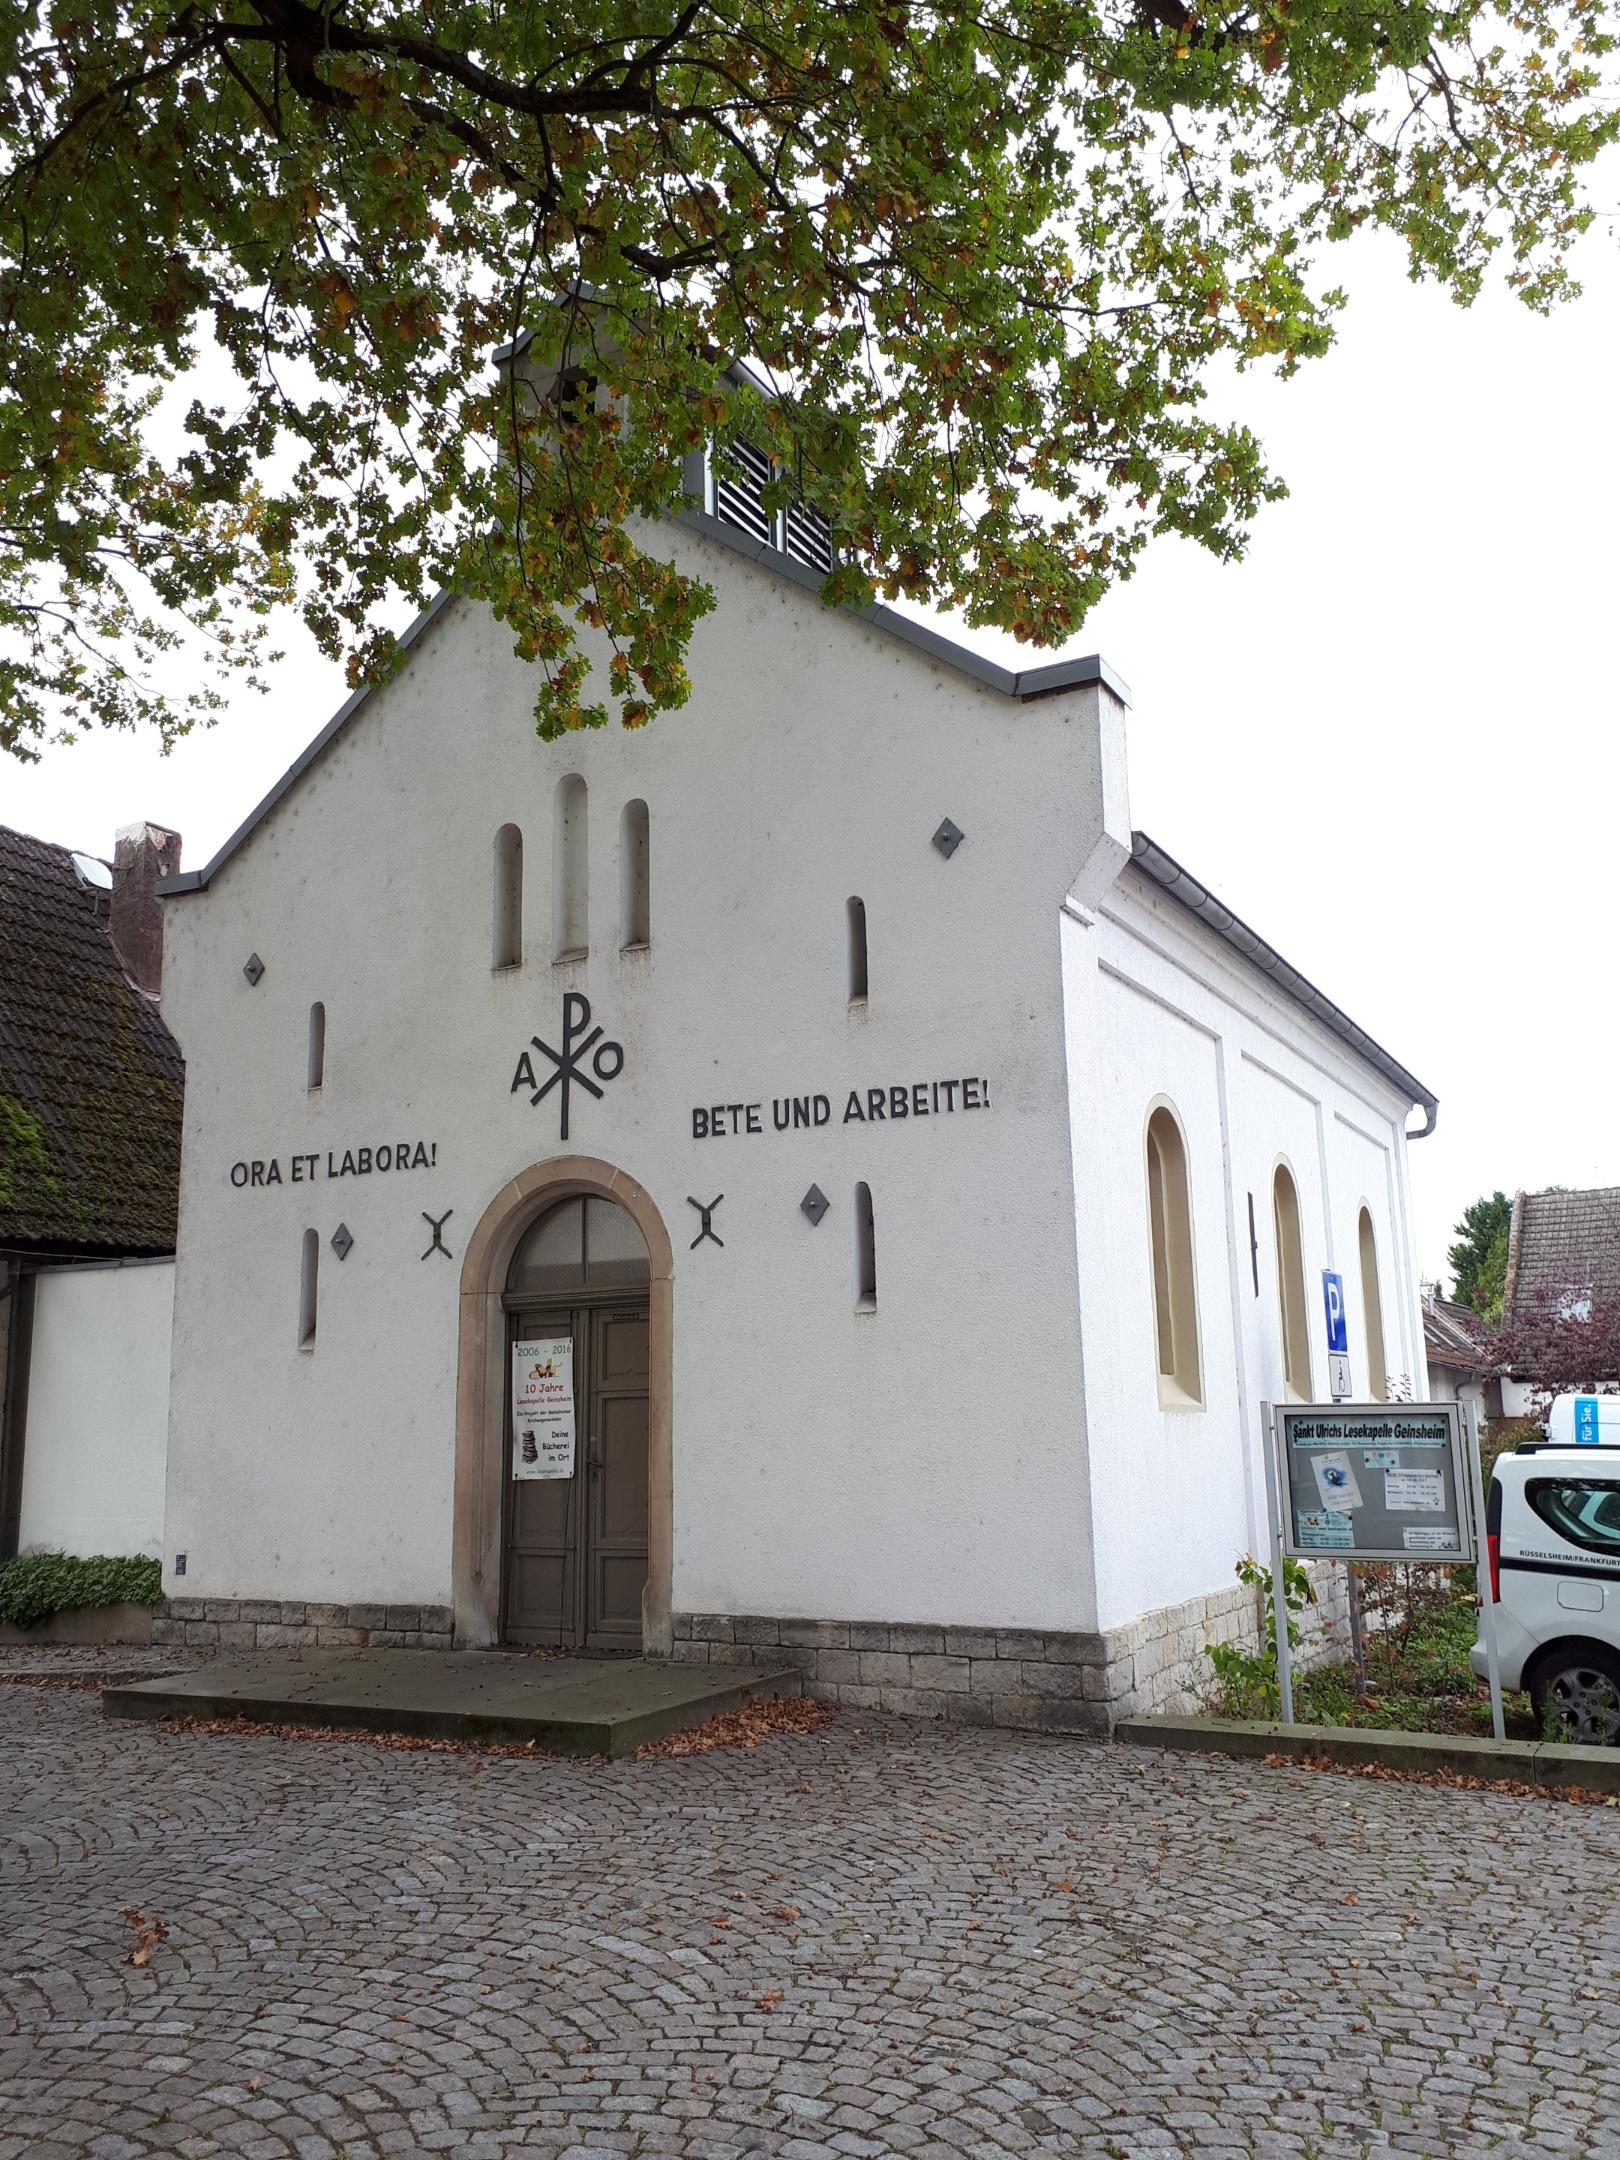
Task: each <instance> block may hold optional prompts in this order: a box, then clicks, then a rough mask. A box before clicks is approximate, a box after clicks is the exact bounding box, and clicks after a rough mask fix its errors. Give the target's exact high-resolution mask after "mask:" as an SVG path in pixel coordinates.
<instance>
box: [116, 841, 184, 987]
mask: <svg viewBox="0 0 1620 2160" xmlns="http://www.w3.org/2000/svg"><path fill="white" fill-rule="evenodd" d="M179 867H180V835H179V834H178V833H177V832H170V831H169V829H168V827H167V826H165V825H126V826H125V827H124V829H123V831H122V832H121V833H120V834H119V835H118V841H117V845H116V847H115V848H114V850H113V873H112V915H111V921H110V924H109V927H110V929H111V931H112V941H113V946H114V948H115V950H116V951H117V954H118V957H119V959H120V960H121V961H122V962H123V964H124V973H125V974H126V975H127V976H128V977H129V979H130V981H131V982H132V983H133V984H134V985H135V987H136V988H137V989H138V990H144V991H145V992H146V993H147V995H148V996H149V997H156V996H157V994H158V992H159V991H160V990H161V989H162V987H163V902H162V901H161V900H160V899H159V898H158V896H157V881H158V879H159V878H162V877H172V876H173V874H174V872H175V871H176V870H178V869H179Z"/></svg>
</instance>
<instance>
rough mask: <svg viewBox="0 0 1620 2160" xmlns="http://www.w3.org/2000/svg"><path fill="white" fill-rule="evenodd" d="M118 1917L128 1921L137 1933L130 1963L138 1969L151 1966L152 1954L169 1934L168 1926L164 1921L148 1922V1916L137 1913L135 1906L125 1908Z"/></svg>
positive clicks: (154, 1920) (130, 1954) (153, 1920)
mask: <svg viewBox="0 0 1620 2160" xmlns="http://www.w3.org/2000/svg"><path fill="white" fill-rule="evenodd" d="M118 1917H119V1918H120V1919H121V1920H127V1921H128V1922H129V1924H130V1926H131V1927H132V1928H134V1929H135V1931H136V1932H135V1947H134V1949H133V1950H131V1952H130V1953H129V1962H130V1963H131V1964H132V1965H134V1966H137V1967H140V1966H145V1965H149V1964H150V1963H151V1962H152V1952H153V1951H154V1950H155V1949H156V1948H157V1946H158V1944H159V1943H160V1942H162V1940H163V1938H164V1936H165V1935H167V1934H168V1932H169V1930H168V1927H167V1925H166V1924H165V1923H164V1922H163V1921H162V1920H158V1919H151V1920H148V1919H147V1917H146V1915H145V1914H144V1913H143V1912H139V1911H137V1909H136V1908H135V1907H134V1906H133V1905H126V1906H124V1908H123V1910H122V1911H121V1912H120V1913H119V1916H118Z"/></svg>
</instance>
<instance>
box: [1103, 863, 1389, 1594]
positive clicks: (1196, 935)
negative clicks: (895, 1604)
mask: <svg viewBox="0 0 1620 2160" xmlns="http://www.w3.org/2000/svg"><path fill="white" fill-rule="evenodd" d="M1063 950H1064V980H1065V997H1066V1008H1067V1024H1068V1037H1069V1065H1070V1078H1071V1087H1072V1090H1073V1098H1072V1099H1073V1125H1074V1161H1075V1194H1076V1233H1077V1244H1078V1250H1079V1260H1080V1298H1081V1326H1082V1337H1083V1343H1084V1356H1085V1371H1086V1405H1087V1429H1088V1437H1089V1448H1090V1459H1091V1465H1092V1494H1093V1499H1092V1507H1093V1534H1094V1538H1095V1544H1096V1551H1097V1577H1098V1589H1097V1594H1098V1609H1099V1620H1100V1624H1101V1625H1102V1626H1104V1627H1110V1626H1114V1625H1118V1624H1122V1623H1124V1622H1127V1621H1129V1620H1132V1619H1134V1618H1135V1617H1136V1616H1137V1615H1138V1614H1140V1613H1143V1612H1148V1611H1152V1610H1154V1609H1156V1608H1158V1607H1161V1606H1167V1605H1174V1604H1177V1603H1179V1602H1181V1601H1182V1600H1184V1599H1189V1598H1193V1597H1199V1596H1203V1595H1206V1594H1207V1593H1209V1592H1211V1591H1213V1590H1217V1589H1221V1588H1224V1587H1225V1586H1226V1585H1227V1584H1229V1583H1230V1582H1231V1580H1232V1571H1233V1568H1234V1566H1235V1564H1236V1562H1237V1560H1238V1559H1239V1557H1240V1556H1241V1555H1242V1554H1243V1553H1245V1552H1258V1551H1260V1550H1261V1548H1262V1544H1263V1539H1264V1530H1263V1524H1264V1519H1265V1518H1264V1495H1265V1482H1264V1480H1265V1471H1264V1464H1263V1457H1262V1455H1261V1451H1260V1449H1261V1442H1260V1406H1261V1404H1262V1402H1264V1401H1266V1400H1279V1399H1281V1396H1282V1390H1283V1376H1282V1344H1281V1326H1280V1321H1279V1316H1278V1290H1277V1265H1276V1244H1275V1237H1274V1232H1273V1224H1272V1200H1271V1194H1272V1179H1273V1174H1274V1171H1275V1169H1276V1166H1277V1164H1278V1163H1279V1161H1286V1162H1287V1163H1288V1165H1289V1167H1290V1168H1291V1170H1292V1171H1293V1174H1294V1179H1295V1183H1296V1185H1297V1187H1298V1190H1299V1202H1300V1218H1301V1237H1302V1244H1303V1248H1304V1268H1305V1298H1306V1313H1307V1319H1308V1324H1309V1333H1310V1345H1311V1357H1312V1393H1313V1395H1314V1396H1316V1397H1317V1398H1318V1399H1321V1398H1322V1397H1325V1395H1326V1393H1327V1365H1326V1331H1325V1322H1324V1318H1323V1309H1322V1286H1321V1271H1322V1270H1323V1269H1324V1268H1332V1269H1334V1270H1336V1271H1337V1272H1338V1273H1339V1274H1340V1275H1341V1276H1342V1277H1343V1279H1344V1290H1345V1297H1346V1301H1347V1305H1348V1308H1349V1340H1350V1355H1351V1367H1352V1374H1353V1379H1354V1384H1355V1390H1356V1393H1357V1395H1358V1396H1363V1395H1364V1394H1365V1392H1366V1390H1367V1378H1368V1376H1367V1369H1366V1368H1367V1352H1366V1335H1365V1328H1364V1320H1363V1316H1362V1310H1361V1307H1362V1297H1361V1271H1360V1258H1359V1250H1358V1243H1357V1226H1358V1221H1359V1215H1360V1210H1361V1208H1362V1206H1363V1205H1365V1206H1366V1207H1367V1208H1368V1210H1369V1211H1370V1213H1371V1216H1372V1221H1373V1230H1374V1237H1375V1239H1376V1243H1377V1249H1378V1264H1379V1276H1380V1287H1381V1293H1382V1295H1381V1302H1382V1306H1383V1324H1384V1344H1385V1353H1386V1364H1387V1366H1388V1368H1389V1373H1390V1374H1391V1375H1396V1376H1399V1375H1402V1374H1404V1375H1407V1376H1409V1377H1410V1378H1412V1379H1415V1381H1416V1392H1417V1393H1418V1394H1419V1395H1421V1394H1423V1393H1424V1392H1425V1389H1426V1377H1425V1372H1424V1363H1423V1354H1422V1348H1421V1345H1422V1339H1423V1338H1422V1327H1421V1321H1420V1317H1419V1304H1418V1285H1417V1281H1416V1274H1415V1270H1414V1268H1413V1265H1412V1257H1411V1239H1410V1236H1409V1232H1408V1217H1407V1187H1406V1161H1405V1146H1406V1143H1405V1140H1404V1138H1403V1127H1404V1119H1405V1117H1406V1114H1407V1111H1408V1108H1409V1106H1408V1105H1407V1104H1405V1103H1404V1102H1402V1101H1401V1100H1400V1099H1399V1098H1398V1096H1397V1094H1396V1092H1395V1091H1394V1090H1393V1089H1392V1088H1391V1087H1390V1086H1389V1085H1388V1083H1387V1082H1385V1081H1384V1080H1382V1079H1381V1078H1380V1077H1379V1076H1378V1075H1377V1074H1376V1073H1374V1072H1372V1071H1371V1070H1370V1069H1369V1068H1368V1067H1366V1066H1365V1065H1363V1064H1362V1062H1361V1061H1360V1060H1359V1059H1358V1058H1356V1057H1355V1056H1354V1055H1353V1054H1352V1053H1351V1052H1350V1051H1349V1050H1348V1049H1347V1048H1346V1047H1345V1046H1344V1045H1343V1044H1342V1043H1341V1042H1340V1041H1339V1040H1338V1038H1336V1037H1335V1036H1333V1035H1331V1034H1329V1033H1328V1032H1327V1031H1326V1030H1325V1029H1323V1028H1321V1027H1319V1026H1318V1025H1316V1024H1315V1023H1314V1022H1312V1021H1311V1020H1310V1019H1309V1018H1308V1017H1307V1016H1306V1015H1305V1014H1304V1013H1303V1012H1302V1011H1301V1010H1300V1009H1299V1008H1298V1007H1297V1006H1295V1005H1294V1004H1293V1003H1292V1001H1290V1000H1287V999H1285V998H1282V997H1280V996H1279V995H1278V994H1277V992H1276V991H1275V990H1274V989H1273V988H1272V987H1271V986H1270V984H1269V983H1267V982H1266V980H1265V979H1264V977H1262V976H1261V975H1260V974H1259V973H1258V972H1257V971H1251V970H1249V969H1248V968H1246V967H1245V965H1244V963H1243V962H1242V961H1241V960H1240V959H1238V958H1237V957H1236V956H1235V955H1233V954H1232V953H1230V951H1229V950H1228V949H1227V948H1226V947H1224V946H1223V945H1222V944H1221V943H1220V941H1219V940H1218V939H1216V938H1214V937H1213V936H1212V935H1211V934H1210V933H1209V932H1208V931H1206V930H1205V929H1204V928H1203V927H1202V926H1201V925H1200V924H1198V923H1197V921H1196V919H1195V918H1194V917H1192V916H1191V915H1190V914H1189V912H1188V911H1187V910H1186V909H1184V908H1182V907H1181V906H1179V905H1178V903H1176V902H1175V901H1173V900H1171V899H1170V898H1169V897H1168V896H1167V895H1165V894H1163V893H1162V892H1160V891H1159V889H1158V888H1157V887H1156V886H1154V885H1152V884H1151V883H1150V881H1149V880H1147V878H1146V877H1145V876H1143V875H1142V873H1140V872H1137V871H1134V870H1132V871H1127V872H1126V873H1125V875H1124V876H1123V877H1122V878H1121V880H1120V881H1119V883H1118V885H1117V886H1116V888H1115V890H1114V891H1113V893H1112V894H1111V895H1110V896H1109V898H1108V899H1107V901H1106V902H1105V904H1104V905H1103V907H1102V908H1101V909H1100V910H1099V912H1098V914H1097V917H1096V920H1095V921H1094V922H1093V923H1092V924H1090V925H1089V926H1087V925H1084V924H1082V923H1080V922H1078V921H1076V920H1074V919H1072V918H1071V917H1070V916H1067V915H1066V916H1065V917H1064V919H1063ZM1160 1101H1165V1102H1168V1103H1169V1104H1170V1105H1171V1107H1172V1108H1173V1109H1174V1110H1175V1112H1176V1114H1177V1116H1178V1117H1179V1119H1180V1122H1181V1125H1182V1129H1183V1132H1184V1134H1185V1136H1186V1144H1187V1152H1188V1174H1189V1181H1190V1185H1191V1194H1192V1217H1193V1237H1194V1253H1195V1266H1196V1275H1197V1286H1198V1317H1199V1334H1200V1341H1201V1349H1202V1362H1203V1375H1204V1392H1203V1405H1202V1407H1201V1408H1196V1409H1194V1408H1177V1409H1165V1408H1161V1406H1160V1401H1159V1387H1158V1364H1157V1355H1156V1345H1155V1339H1154V1322H1153V1285H1152V1263H1151V1255H1150V1246H1149V1227H1148V1209H1147V1193H1146V1168H1145V1153H1144V1146H1145V1132H1146V1126H1147V1120H1148V1116H1149V1114H1150V1112H1151V1111H1152V1109H1153V1107H1154V1106H1155V1104H1156V1103H1158V1102H1160ZM1251 1193H1252V1194H1253V1196H1254V1230H1255V1243H1256V1248H1257V1249H1256V1250H1255V1251H1253V1252H1251V1246H1250V1235H1249V1210H1248V1198H1249V1195H1250V1194H1251ZM1256 1269H1258V1291H1257V1290H1256Z"/></svg>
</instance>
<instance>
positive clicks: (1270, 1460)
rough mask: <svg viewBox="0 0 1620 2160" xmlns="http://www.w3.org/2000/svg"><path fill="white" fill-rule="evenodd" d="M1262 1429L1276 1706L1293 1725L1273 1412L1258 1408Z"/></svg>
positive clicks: (1286, 1723) (1292, 1672) (1291, 1665)
mask: <svg viewBox="0 0 1620 2160" xmlns="http://www.w3.org/2000/svg"><path fill="white" fill-rule="evenodd" d="M1260 1417H1261V1421H1262V1423H1263V1425H1264V1427H1265V1440H1266V1444H1265V1448H1264V1450H1263V1453H1264V1455H1265V1458H1266V1527H1267V1530H1268V1531H1269V1532H1270V1537H1271V1614H1272V1625H1273V1627H1274V1629H1275V1632H1276V1639H1277V1707H1278V1710H1279V1711H1280V1712H1281V1714H1282V1721H1283V1723H1284V1724H1285V1725H1292V1724H1293V1722H1294V1667H1293V1660H1292V1659H1291V1658H1290V1656H1289V1654H1288V1599H1287V1597H1286V1596H1285V1595H1284V1593H1283V1548H1282V1519H1283V1518H1282V1498H1281V1494H1280V1493H1279V1491H1278V1487H1277V1452H1276V1438H1275V1419H1276V1413H1275V1411H1274V1410H1273V1409H1272V1406H1271V1404H1270V1403H1262V1404H1261V1405H1260Z"/></svg>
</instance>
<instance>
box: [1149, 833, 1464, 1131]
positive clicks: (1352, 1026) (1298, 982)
mask: <svg viewBox="0 0 1620 2160" xmlns="http://www.w3.org/2000/svg"><path fill="white" fill-rule="evenodd" d="M1131 860H1132V862H1133V863H1134V864H1135V865H1136V867H1137V868H1138V869H1139V870H1141V871H1144V872H1145V873H1146V875H1147V876H1148V877H1150V878H1151V879H1152V880H1153V882H1154V884H1155V885H1157V886H1158V887H1159V888H1160V890H1161V891H1163V892H1167V893H1168V894H1169V895H1170V897H1171V899H1172V900H1176V901H1179V902H1180V904H1181V905H1182V906H1183V907H1184V908H1186V909H1188V910H1189V911H1190V912H1191V913H1192V914H1194V915H1196V916H1197V917H1198V919H1199V921H1200V922H1202V923H1203V924H1204V925H1205V926H1206V927H1207V928H1208V929H1210V930H1212V931H1213V932H1214V933H1215V935H1216V936H1217V937H1218V938H1219V939H1220V940H1221V942H1222V943H1223V944H1225V945H1229V946H1230V947H1231V949H1232V950H1233V951H1234V952H1235V953H1237V954H1238V955H1239V956H1240V957H1241V958H1242V959H1244V960H1246V961H1247V962H1248V963H1249V965H1250V966H1251V967H1255V968H1258V969H1259V970H1260V972H1261V973H1262V974H1263V975H1269V976H1270V978H1271V979H1272V981H1273V982H1274V983H1276V984H1277V986H1278V988H1279V989H1281V990H1283V991H1285V992H1286V993H1287V995H1288V996H1289V997H1291V998H1292V999H1293V1000H1294V1003H1295V1004H1296V1005H1298V1006H1300V1007H1302V1008H1303V1010H1304V1011H1306V1012H1308V1013H1309V1014H1310V1016H1311V1018H1312V1019H1313V1020H1316V1021H1319V1022H1320V1023H1321V1025H1322V1026H1323V1027H1325V1028H1326V1029H1327V1030H1328V1032H1329V1033H1330V1034H1333V1035H1337V1036H1338V1038H1339V1040H1340V1041H1341V1042H1342V1043H1346V1044H1348V1046H1349V1047H1350V1048H1351V1049H1352V1050H1354V1051H1355V1053H1356V1055H1357V1056H1358V1057H1359V1058H1361V1059H1363V1060H1364V1061H1365V1062H1366V1063H1367V1064H1368V1065H1370V1066H1372V1068H1373V1070H1374V1071H1375V1072H1377V1073H1380V1074H1381V1075H1382V1076H1383V1078H1384V1079H1386V1080H1387V1081H1388V1082H1389V1083H1390V1085H1391V1086H1392V1087H1395V1088H1398V1089H1400V1091H1401V1092H1402V1093H1403V1094H1404V1095H1405V1096H1406V1097H1407V1099H1408V1101H1409V1102H1412V1103H1415V1104H1416V1105H1417V1106H1418V1107H1419V1108H1420V1109H1421V1110H1422V1111H1423V1113H1424V1120H1425V1122H1424V1124H1423V1126H1422V1129H1421V1130H1420V1131H1418V1132H1411V1133H1408V1134H1407V1135H1406V1137H1407V1139H1408V1140H1426V1139H1427V1138H1428V1137H1429V1135H1430V1133H1432V1132H1433V1131H1434V1128H1435V1126H1436V1125H1437V1124H1438V1123H1439V1120H1440V1103H1439V1099H1438V1097H1437V1096H1436V1095H1435V1093H1434V1091H1433V1089H1431V1088H1426V1087H1425V1086H1424V1085H1423V1082H1422V1081H1421V1080H1419V1079H1417V1078H1416V1077H1415V1076H1414V1075H1413V1074H1412V1073H1410V1072H1408V1071H1407V1069H1406V1067H1405V1066H1404V1065H1402V1064H1401V1063H1400V1061H1399V1060H1398V1059H1396V1058H1392V1057H1391V1056H1390V1054H1389V1052H1388V1051H1387V1050H1386V1049H1384V1048H1383V1046H1382V1045H1381V1044H1379V1043H1376V1042H1374V1041H1373V1039H1372V1037H1371V1036H1370V1035H1369V1034H1368V1033H1367V1031H1366V1029H1365V1028H1361V1027H1357V1025H1356V1023H1355V1022H1354V1021H1353V1020H1352V1019H1351V1018H1350V1016H1349V1014H1348V1013H1346V1012H1344V1011H1342V1010H1341V1009H1340V1007H1339V1006H1337V1005H1335V1004H1334V1002H1333V1000H1332V999H1331V998H1330V997H1326V996H1324V995H1323V993H1322V992H1321V991H1320V990H1318V989H1317V987H1316V985H1315V984H1314V983H1313V982H1310V981H1308V980H1307V979H1306V977H1305V976H1303V975H1302V974H1301V973H1300V972H1299V970H1298V968H1296V967H1291V966H1290V965H1289V963H1288V962H1287V961H1286V960H1285V959H1284V958H1283V956H1282V954H1281V953H1279V952H1278V951H1277V950H1276V948H1275V947H1274V946H1271V945H1268V944H1267V943H1266V941H1265V939H1264V938H1263V937H1261V936H1260V934H1259V932H1258V931H1255V930H1251V929H1250V928H1249V926H1248V924H1247V923H1246V922H1244V921H1243V919H1242V918H1241V916H1238V915H1234V914H1233V913H1232V910H1231V909H1230V908H1229V907H1228V906H1227V905H1226V903H1225V902H1224V901H1222V900H1217V899H1216V897H1215V895H1214V894H1213V893H1212V892H1211V891H1210V889H1209V887H1208V886H1207V885H1202V884H1200V883H1199V881H1198V879H1197V878H1195V877H1194V876H1193V874H1192V872H1191V871H1190V870H1184V869H1183V868H1182V866H1181V864H1180V863H1178V862H1177V861H1176V859H1175V857H1174V856H1173V855H1172V854H1170V853H1169V851H1168V850H1167V849H1165V848H1162V847H1160V845H1159V843H1158V842H1157V841H1156V840H1153V839H1150V838H1149V836H1148V835H1147V834H1146V833H1145V832H1133V833H1132V834H1131Z"/></svg>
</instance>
